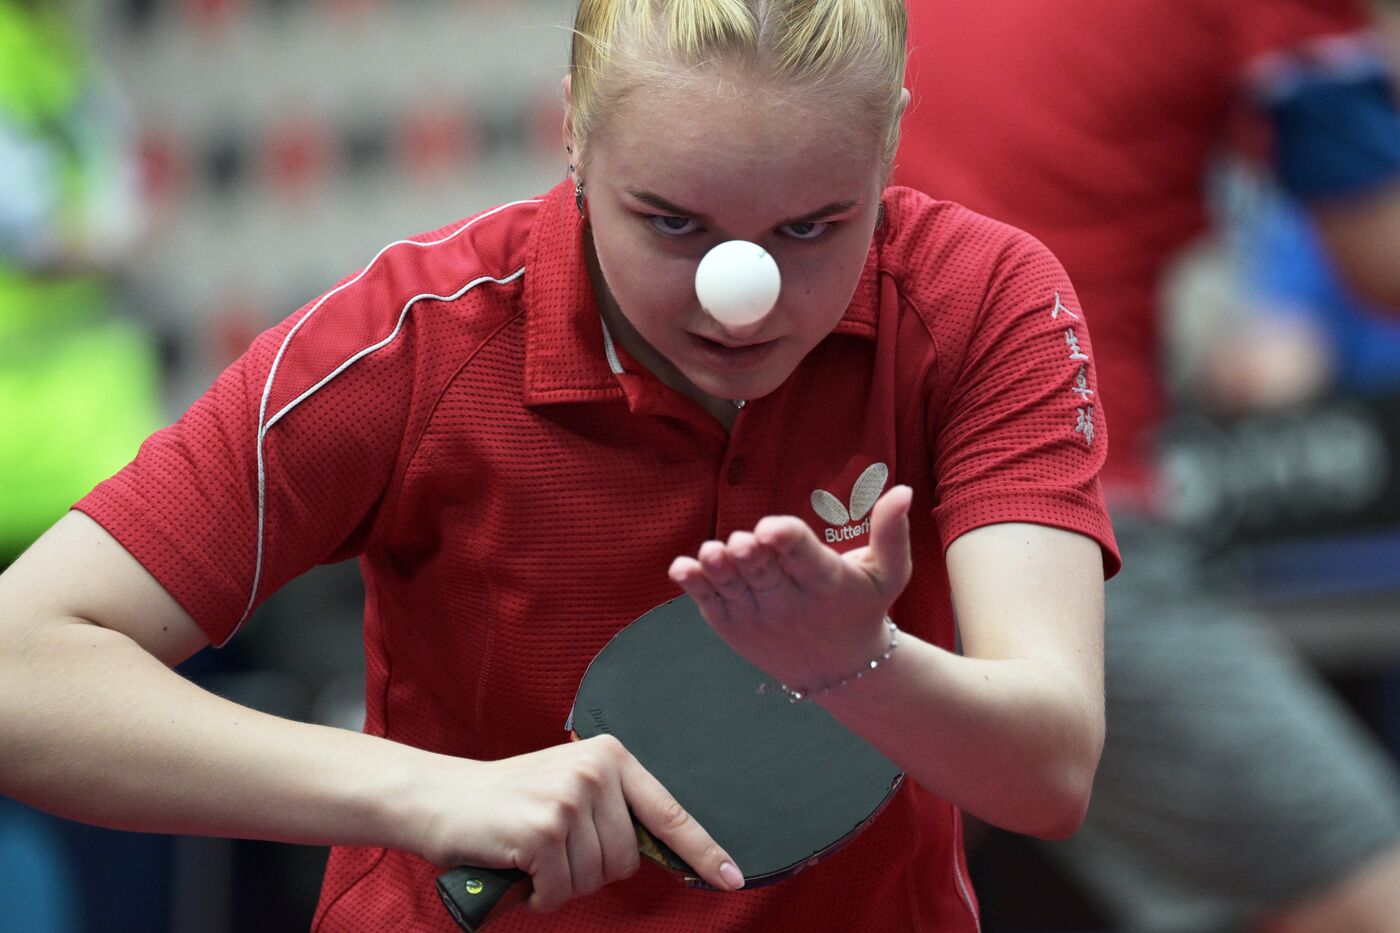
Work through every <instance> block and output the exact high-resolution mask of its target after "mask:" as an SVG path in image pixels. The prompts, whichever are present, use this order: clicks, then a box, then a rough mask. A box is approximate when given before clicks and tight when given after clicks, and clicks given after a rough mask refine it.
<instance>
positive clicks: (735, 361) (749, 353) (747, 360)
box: [689, 334, 778, 369]
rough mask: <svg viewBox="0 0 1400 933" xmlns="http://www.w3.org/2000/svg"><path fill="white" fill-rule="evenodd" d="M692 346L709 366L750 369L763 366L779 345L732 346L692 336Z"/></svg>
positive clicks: (747, 344) (774, 342) (696, 335)
mask: <svg viewBox="0 0 1400 933" xmlns="http://www.w3.org/2000/svg"><path fill="white" fill-rule="evenodd" d="M689 336H690V340H691V343H692V345H693V346H694V347H695V348H696V350H698V351H699V353H700V355H701V357H703V358H704V360H705V361H706V362H707V364H708V365H710V366H714V367H717V368H720V369H750V368H754V367H757V366H760V365H762V364H763V363H764V362H765V361H766V360H767V359H768V356H769V354H771V353H772V351H773V349H774V348H775V347H776V346H777V345H778V341H777V340H764V341H760V342H757V343H741V344H730V343H724V342H722V341H719V340H714V339H712V338H710V337H702V336H700V335H699V334H690V335H689Z"/></svg>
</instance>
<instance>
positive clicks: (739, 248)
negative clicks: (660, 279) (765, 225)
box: [695, 240, 783, 337]
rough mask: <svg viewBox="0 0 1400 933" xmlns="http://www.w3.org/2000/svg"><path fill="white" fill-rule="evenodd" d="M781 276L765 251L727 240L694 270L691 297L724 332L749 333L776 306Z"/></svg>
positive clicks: (741, 334) (780, 287)
mask: <svg viewBox="0 0 1400 933" xmlns="http://www.w3.org/2000/svg"><path fill="white" fill-rule="evenodd" d="M782 284H783V283H782V274H781V273H780V272H779V271H778V264H777V262H775V261H774V259H773V257H772V256H770V255H769V254H768V251H767V250H766V249H764V248H763V247H762V246H759V245H758V244H757V243H751V242H749V241H748V240H727V241H725V242H724V243H721V244H719V245H718V246H716V247H714V248H713V249H711V250H710V251H709V252H708V253H706V254H705V256H704V258H703V259H701V260H700V264H699V265H698V266H696V267H695V296H696V297H697V298H698V299H699V300H700V306H701V307H702V308H704V309H705V311H706V312H708V313H709V315H710V316H711V317H712V318H714V319H715V321H716V322H717V323H718V324H719V325H720V326H722V327H723V328H724V329H725V331H726V332H727V333H729V334H732V335H734V336H736V337H742V336H744V335H745V334H749V333H753V332H754V331H756V330H757V329H758V326H759V325H760V324H762V323H763V319H764V318H766V317H767V316H768V313H769V312H770V311H772V310H773V307H774V306H775V305H776V304H777V303H778V293H779V292H780V291H781V290H782Z"/></svg>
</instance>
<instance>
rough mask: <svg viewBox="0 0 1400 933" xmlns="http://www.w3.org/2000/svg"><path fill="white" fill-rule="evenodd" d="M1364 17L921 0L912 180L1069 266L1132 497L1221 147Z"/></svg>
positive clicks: (1220, 7)
mask: <svg viewBox="0 0 1400 933" xmlns="http://www.w3.org/2000/svg"><path fill="white" fill-rule="evenodd" d="M1362 25H1363V20H1362V18H1361V17H1360V16H1359V15H1358V11H1357V4H1356V3H1354V2H1353V0H1069V2H1063V0H1062V2H1053V3H1047V2H1045V0H997V2H994V3H988V2H982V3H978V2H960V0H911V2H910V4H909V28H910V42H909V48H910V58H909V86H910V87H911V88H912V89H913V93H914V99H913V105H912V106H911V107H910V109H909V112H908V113H907V114H906V115H905V117H904V121H903V123H902V140H901V145H900V151H899V158H898V170H897V173H896V179H897V180H898V181H899V183H900V184H905V185H910V186H912V187H915V188H918V189H920V190H922V191H926V192H928V193H929V194H931V195H933V196H934V197H937V198H946V199H948V200H951V201H956V202H958V203H960V204H964V205H966V206H968V207H970V208H972V209H973V210H975V211H979V212H982V213H984V214H987V215H989V216H992V217H995V218H997V219H998V220H1004V221H1006V222H1007V223H1010V224H1012V225H1014V226H1016V227H1019V228H1021V229H1023V230H1026V231H1029V232H1030V233H1031V234H1033V235H1035V236H1036V237H1037V238H1039V239H1040V240H1042V241H1043V242H1044V243H1045V244H1046V245H1047V246H1048V247H1049V248H1050V249H1051V251H1053V252H1054V254H1055V255H1056V256H1057V257H1058V258H1059V259H1060V260H1061V261H1062V262H1063V263H1064V265H1065V268H1066V269H1068V270H1069V273H1070V275H1071V276H1072V277H1073V279H1074V283H1075V286H1076V287H1077V288H1078V291H1079V295H1080V296H1081V297H1082V298H1083V300H1084V305H1085V308H1086V309H1087V310H1088V314H1089V316H1090V320H1091V321H1092V323H1093V328H1094V338H1095V342H1096V343H1097V345H1098V348H1099V354H1098V364H1099V376H1100V381H1101V384H1102V385H1103V388H1104V393H1105V395H1106V396H1107V399H1106V401H1105V405H1106V406H1107V410H1108V413H1109V416H1110V417H1111V418H1112V421H1113V433H1114V443H1113V450H1112V454H1111V456H1110V458H1109V462H1108V464H1107V466H1106V469H1105V473H1104V479H1105V482H1106V483H1108V484H1109V485H1110V488H1111V489H1113V490H1114V491H1115V492H1116V491H1119V490H1120V489H1121V491H1122V492H1123V493H1124V494H1125V495H1126V496H1128V497H1131V498H1134V499H1136V498H1139V497H1141V496H1142V495H1144V494H1150V493H1148V487H1149V486H1150V481H1151V476H1152V466H1151V464H1152V459H1153V445H1154V443H1155V440H1156V438H1155V435H1154V431H1155V429H1156V428H1157V427H1158V426H1159V424H1160V423H1161V421H1162V419H1163V417H1164V414H1165V408H1166V399H1165V388H1164V386H1163V378H1162V371H1161V357H1162V353H1163V348H1162V344H1163V340H1162V333H1161V326H1160V321H1159V317H1158V303H1157V292H1158V288H1159V280H1160V278H1161V276H1162V274H1163V271H1164V269H1165V267H1166V264H1167V262H1168V261H1169V260H1170V259H1171V258H1172V257H1173V255H1174V254H1175V252H1176V251H1177V250H1178V249H1180V248H1181V247H1182V246H1184V245H1185V244H1186V243H1188V242H1189V241H1190V240H1192V239H1193V238H1194V237H1196V236H1198V235H1200V234H1201V233H1202V232H1204V230H1205V229H1206V226H1207V217H1206V208H1205V192H1204V185H1205V167H1206V163H1207V159H1208V157H1209V156H1211V155H1212V154H1213V153H1214V152H1215V151H1216V149H1217V148H1218V147H1219V146H1220V145H1221V144H1222V142H1224V141H1225V137H1226V135H1227V134H1228V132H1229V130H1230V129H1231V127H1232V126H1234V127H1235V128H1236V129H1237V128H1238V117H1239V116H1241V115H1242V111H1244V110H1245V109H1246V108H1244V107H1243V106H1242V105H1244V104H1245V103H1246V102H1247V101H1248V100H1249V98H1250V96H1251V95H1254V94H1267V93H1269V92H1270V88H1269V86H1268V85H1270V83H1271V82H1275V81H1276V80H1277V79H1278V78H1279V77H1280V75H1279V72H1280V70H1281V65H1280V64H1279V62H1280V61H1281V60H1286V59H1284V57H1283V56H1281V55H1279V53H1280V52H1284V51H1298V54H1299V55H1300V56H1303V57H1304V58H1306V57H1307V56H1308V55H1311V56H1313V57H1318V56H1322V57H1326V56H1333V57H1336V56H1338V55H1344V54H1346V46H1347V42H1348V41H1351V40H1355V38H1356V35H1357V32H1358V30H1359V29H1360V28H1361V26H1362ZM1348 37H1351V38H1350V39H1348ZM1353 45H1355V46H1358V47H1359V46H1361V45H1364V43H1360V42H1359V41H1358V42H1353ZM1283 77H1286V75H1284V76H1283Z"/></svg>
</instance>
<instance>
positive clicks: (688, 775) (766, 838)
mask: <svg viewBox="0 0 1400 933" xmlns="http://www.w3.org/2000/svg"><path fill="white" fill-rule="evenodd" d="M565 728H568V729H570V730H571V731H572V733H573V737H574V738H576V739H587V738H592V737H593V736H596V735H601V734H603V733H605V732H606V733H611V734H612V735H613V736H615V737H616V738H617V739H619V740H620V741H621V742H622V744H623V747H625V748H626V749H627V750H628V751H629V752H631V753H632V755H633V756H634V757H635V758H636V759H637V760H638V761H639V762H640V763H641V765H642V767H644V768H646V769H647V770H648V771H649V772H651V774H652V775H653V776H655V777H656V779H657V780H658V781H660V782H661V785H662V786H663V787H665V788H666V789H667V790H668V791H669V792H670V793H671V795H672V796H674V797H675V798H676V800H677V801H678V802H679V803H680V804H681V806H683V807H684V808H685V809H686V811H687V812H688V813H689V814H690V815H691V816H693V817H694V818H695V819H696V821H697V822H699V824H700V825H701V826H703V827H704V828H705V830H706V831H707V832H709V834H710V835H711V836H712V837H713V838H714V840H715V841H716V842H717V843H719V844H720V845H721V846H722V847H723V848H724V849H725V851H726V852H728V853H729V854H730V856H732V857H733V859H734V862H735V864H736V865H738V866H739V868H740V870H742V871H743V872H744V882H745V887H756V886H759V885H764V884H771V883H772V882H775V881H781V880H783V879H784V878H788V877H791V876H792V875H795V874H797V873H798V872H799V871H801V870H802V869H804V868H806V867H807V866H809V865H813V864H815V863H816V862H818V861H820V860H821V859H822V858H823V857H825V856H826V855H828V854H830V853H832V852H834V851H835V850H837V849H838V848H840V847H841V846H842V845H843V844H844V843H846V842H849V841H850V840H851V839H852V838H854V837H855V835H856V834H857V833H858V832H860V831H861V830H862V829H864V828H865V826H866V825H867V824H869V823H870V822H871V820H873V819H874V818H875V816H876V815H877V814H878V813H879V812H880V810H881V809H882V808H883V807H884V805H885V804H886V803H887V802H888V801H889V799H890V798H891V797H892V796H893V795H894V792H895V790H896V789H897V788H898V787H899V784H900V781H902V780H903V779H904V773H903V772H902V771H900V770H899V768H898V767H896V766H895V765H894V764H892V763H891V762H890V761H889V759H887V758H885V756H884V755H882V754H880V753H879V752H878V751H876V750H875V749H874V748H873V747H871V745H870V744H869V743H867V742H866V741H865V740H864V739H862V738H860V737H859V736H857V735H855V734H854V733H852V732H851V731H850V730H848V729H847V728H846V727H845V726H843V725H841V724H840V723H839V722H837V721H836V720H835V719H833V718H832V717H831V715H830V714H829V713H827V712H826V710H824V709H822V708H821V707H820V706H817V705H816V704H814V703H800V704H794V703H791V702H789V701H788V698H787V696H786V695H785V694H784V693H783V692H782V691H781V690H778V689H777V688H776V687H775V685H774V684H773V682H772V679H771V678H769V677H768V676H767V675H766V674H764V673H763V672H762V671H761V670H759V669H758V668H756V667H754V666H753V665H752V664H750V663H749V662H748V661H745V660H744V659H743V658H741V657H740V656H739V655H737V654H735V653H734V651H733V649H731V648H730V647H729V646H728V645H726V644H725V643H724V642H723V641H722V640H721V639H720V637H719V636H718V635H716V634H715V633H714V630H713V629H711V628H710V626H709V624H708V623H707V622H706V621H705V620H704V618H703V617H702V616H701V615H700V609H699V607H698V606H696V604H695V602H694V601H693V600H691V598H690V597H688V596H681V597H679V598H677V599H673V600H671V601H670V602H667V603H663V604H661V605H660V606H657V607H656V608H655V609H652V610H651V611H650V612H648V613H646V614H645V615H643V616H642V617H641V618H639V619H637V621H635V622H633V623H632V624H631V625H629V626H627V627H626V628H625V629H623V630H622V631H621V632H619V633H618V634H617V635H616V636H614V637H613V639H612V641H610V642H608V643H607V644H606V645H605V646H603V650H602V651H600V652H598V654H597V656H596V657H595V658H594V659H593V662H592V663H591V664H590V665H589V667H588V670H587V671H586V672H585V673H584V675H583V681H582V682H581V683H580V684H579V688H578V692H577V693H576V694H575V697H574V708H573V710H572V712H570V714H569V722H568V723H567V724H566V726H565ZM636 828H637V841H638V845H639V847H640V849H641V851H642V854H643V855H645V856H647V857H648V858H650V859H652V860H653V861H656V862H658V863H660V864H661V865H663V866H665V867H666V868H668V869H670V870H671V871H673V872H675V873H676V874H678V875H680V876H682V877H683V878H684V879H685V881H686V882H687V883H688V884H689V885H691V886H693V887H706V885H705V884H704V882H702V881H700V880H699V879H698V878H697V877H696V875H695V872H694V870H693V869H691V868H690V866H688V865H686V864H685V863H684V862H683V861H681V859H680V858H679V857H677V856H676V854H675V853H674V852H672V851H671V850H670V849H669V848H667V847H666V846H665V845H664V844H663V843H661V842H660V841H659V840H656V839H653V838H652V837H651V835H650V834H649V833H648V832H647V831H646V830H645V828H643V827H642V826H641V825H640V824H639V825H637V827H636ZM437 889H438V894H439V895H440V896H441V897H442V901H443V904H445V905H446V906H447V910H448V911H449V912H450V913H451V914H452V917H453V919H455V920H456V921H457V924H458V925H459V926H460V927H461V928H462V929H463V930H467V931H475V930H479V929H481V927H483V926H484V925H485V924H486V923H488V922H489V921H490V920H491V919H493V918H494V917H495V916H498V915H499V914H500V913H501V912H503V911H504V910H506V909H508V908H509V907H510V905H512V904H514V903H516V902H517V901H519V900H521V899H522V898H524V897H525V896H527V895H528V894H529V892H530V876H529V875H527V874H526V873H525V872H522V871H519V870H517V869H494V868H471V867H461V868H455V869H453V870H451V871H449V872H446V873H444V874H442V875H440V876H439V877H438V879H437Z"/></svg>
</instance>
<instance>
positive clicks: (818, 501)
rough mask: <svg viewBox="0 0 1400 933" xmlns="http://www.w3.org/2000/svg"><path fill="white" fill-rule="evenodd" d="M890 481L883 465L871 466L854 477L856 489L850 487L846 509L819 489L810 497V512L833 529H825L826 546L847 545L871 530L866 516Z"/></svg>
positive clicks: (833, 496) (874, 464) (886, 469)
mask: <svg viewBox="0 0 1400 933" xmlns="http://www.w3.org/2000/svg"><path fill="white" fill-rule="evenodd" d="M889 479H890V468H889V467H888V466H886V465H885V464H883V463H872V464H870V466H868V467H866V468H865V470H864V472H862V473H861V474H860V476H857V477H856V481H855V485H853V486H852V487H851V498H850V500H849V502H850V505H849V508H848V507H847V504H846V503H844V502H842V501H841V500H840V499H838V498H837V497H836V496H835V495H834V494H832V493H829V492H827V491H826V490H825V489H818V490H815V491H814V492H813V493H812V511H814V512H816V513H817V515H819V516H821V518H822V519H823V520H824V521H826V523H827V524H828V525H832V526H835V527H832V528H827V529H825V537H826V541H827V543H828V544H835V543H837V542H838V541H849V540H850V539H852V538H857V537H860V536H861V535H863V534H865V533H866V532H868V531H869V530H870V519H869V518H867V517H866V516H868V515H869V514H870V510H871V509H872V508H874V506H875V500H876V499H878V498H880V493H882V492H884V491H885V484H886V483H887V482H889Z"/></svg>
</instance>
